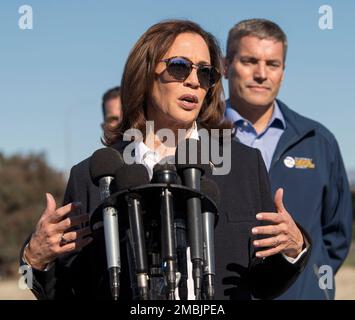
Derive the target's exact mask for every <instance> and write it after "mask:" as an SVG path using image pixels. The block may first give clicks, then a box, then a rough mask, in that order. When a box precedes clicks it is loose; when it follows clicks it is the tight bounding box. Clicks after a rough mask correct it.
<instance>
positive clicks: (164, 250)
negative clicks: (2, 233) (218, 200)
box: [152, 163, 178, 300]
mask: <svg viewBox="0 0 355 320" xmlns="http://www.w3.org/2000/svg"><path fill="white" fill-rule="evenodd" d="M177 180H178V175H177V173H176V167H175V166H174V165H173V164H168V163H165V164H160V163H158V164H156V165H155V166H154V168H153V180H152V182H155V183H166V184H168V186H167V187H165V188H162V191H161V194H160V198H161V207H160V219H161V256H162V262H163V266H164V276H165V280H166V283H167V299H168V300H175V288H176V271H177V270H176V246H175V235H174V208H173V195H172V193H171V191H170V190H169V184H171V183H172V184H175V183H176V182H177Z"/></svg>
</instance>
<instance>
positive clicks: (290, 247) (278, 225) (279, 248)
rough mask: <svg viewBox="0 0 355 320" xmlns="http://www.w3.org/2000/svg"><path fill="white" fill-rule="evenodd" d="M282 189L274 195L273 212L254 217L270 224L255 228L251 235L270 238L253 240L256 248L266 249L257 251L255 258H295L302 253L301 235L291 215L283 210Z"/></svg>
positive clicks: (261, 213)
mask: <svg viewBox="0 0 355 320" xmlns="http://www.w3.org/2000/svg"><path fill="white" fill-rule="evenodd" d="M282 197H283V189H282V188H280V189H278V190H277V191H276V194H275V200H274V201H275V207H276V210H277V213H275V212H260V213H258V214H257V215H256V218H257V219H258V220H265V221H270V222H272V224H271V225H268V226H262V227H255V228H253V229H252V233H253V234H258V235H264V234H265V235H270V236H271V237H268V238H264V239H262V240H254V242H253V245H254V246H255V247H256V248H264V247H267V248H268V249H266V250H262V251H258V252H257V253H256V256H257V257H259V258H264V257H269V256H272V255H274V254H277V253H283V254H285V255H286V256H288V257H291V258H296V257H297V256H298V255H299V254H300V253H301V251H302V247H303V242H304V240H303V235H302V233H301V231H300V229H299V228H298V227H297V225H296V223H295V222H294V221H293V219H292V217H291V215H290V214H289V213H288V212H287V210H286V209H285V207H284V205H283V202H282Z"/></svg>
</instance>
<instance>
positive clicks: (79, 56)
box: [0, 0, 355, 170]
mask: <svg viewBox="0 0 355 320" xmlns="http://www.w3.org/2000/svg"><path fill="white" fill-rule="evenodd" d="M24 4H27V5H30V6H31V7H32V9H33V30H20V29H19V27H18V20H19V18H20V16H21V15H20V14H19V13H18V9H19V7H20V6H21V5H24ZM324 4H327V5H330V6H331V7H332V9H333V23H334V28H333V29H332V30H321V29H320V28H319V26H318V21H319V18H320V17H321V14H319V12H318V10H319V7H320V6H322V5H324ZM253 17H262V18H267V19H271V20H273V21H275V22H276V23H278V24H279V25H280V26H281V27H282V28H283V29H284V31H285V32H286V34H287V36H288V40H289V51H288V57H287V67H286V78H285V81H284V84H283V87H282V90H281V92H280V95H279V97H280V98H281V99H282V100H284V102H286V103H287V104H288V105H289V106H290V107H292V108H293V109H294V110H296V111H298V112H300V113H302V114H303V115H305V116H308V117H311V118H313V119H316V120H317V121H319V122H321V123H323V124H324V125H325V126H326V127H328V128H329V129H330V130H331V131H332V132H333V133H334V134H335V136H336V137H337V139H338V142H339V144H340V148H341V150H342V154H343V158H344V162H345V165H346V168H347V170H355V147H354V142H353V140H354V137H355V80H354V78H353V75H354V74H355V62H354V59H355V1H353V0H342V1H340V0H337V1H335V0H333V1H325V0H324V1H318V0H312V1H307V0H298V1H291V0H288V1H285V0H268V1H262V0H259V1H256V0H249V1H240V0H234V1H225V0H219V1H213V2H212V1H207V0H205V1H200V0H195V1H191V0H190V1H185V0H179V1H160V0H158V1H153V0H149V1H148V0H141V1H136V0H131V1H128V2H126V1H118V0H116V1H113V0H100V1H99V0H96V1H94V0H92V1H79V0H71V1H69V0H62V1H51V0H46V1H44V0H42V1H39V0H37V1H36V0H33V1H31V0H23V1H15V0H11V1H10V0H5V1H1V4H0V108H1V115H0V152H3V153H5V154H8V155H9V154H13V153H17V152H21V153H28V152H31V151H36V152H40V151H41V152H42V151H43V152H45V153H46V155H47V159H48V160H49V162H50V163H51V164H52V165H53V166H54V167H56V168H58V169H60V170H68V169H69V168H70V167H71V166H72V165H74V164H75V163H78V162H79V161H81V160H83V159H84V158H86V157H88V156H90V155H91V154H92V153H93V152H94V151H95V150H96V149H97V148H100V147H101V143H100V135H101V129H100V122H101V117H102V115H101V109H100V101H101V96H102V94H103V92H104V91H105V90H106V89H108V88H110V87H112V86H115V85H117V84H118V83H119V82H120V78H121V75H122V70H123V67H124V63H125V59H126V57H127V55H128V53H129V51H130V49H131V48H132V46H133V44H134V43H135V42H136V40H137V39H138V38H139V36H140V35H141V34H142V33H143V32H144V31H145V30H146V29H147V28H148V27H149V26H151V25H152V24H154V23H156V22H158V21H160V20H163V19H168V18H187V19H191V20H194V21H196V22H198V23H199V24H201V25H202V26H203V27H204V28H205V29H207V30H208V31H210V32H212V33H213V34H214V35H215V36H216V37H217V39H218V40H219V41H220V44H221V47H222V49H223V52H225V42H226V37H227V33H228V30H229V29H230V28H231V27H232V26H233V25H234V24H235V23H236V22H238V21H239V20H241V19H245V18H253ZM226 95H227V96H228V90H226Z"/></svg>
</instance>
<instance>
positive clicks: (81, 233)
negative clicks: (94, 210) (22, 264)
mask: <svg viewBox="0 0 355 320" xmlns="http://www.w3.org/2000/svg"><path fill="white" fill-rule="evenodd" d="M46 198H47V207H46V209H45V210H44V212H43V214H42V216H41V218H40V219H39V221H38V223H37V226H36V230H35V232H34V233H33V234H32V236H31V239H30V241H29V244H28V246H27V248H26V249H25V252H24V256H25V259H26V261H27V262H28V263H29V264H30V265H31V267H33V268H35V269H38V270H43V269H45V268H46V266H47V265H48V264H49V263H51V262H52V261H54V260H55V259H56V258H57V257H58V256H60V255H62V254H64V253H68V252H71V251H73V250H76V249H79V248H82V247H84V246H86V245H87V244H89V243H90V242H91V240H92V238H90V237H87V238H84V237H85V236H87V235H89V234H90V233H91V230H90V227H86V228H82V229H79V230H75V231H69V230H68V229H69V228H72V227H77V226H80V224H82V223H85V222H87V221H88V220H89V215H88V214H81V215H76V216H71V217H67V215H68V214H69V213H71V212H73V211H75V210H77V209H78V208H80V204H78V203H69V204H67V205H66V206H64V207H61V208H58V209H57V205H56V202H55V200H54V198H53V196H52V195H51V194H50V193H47V194H46Z"/></svg>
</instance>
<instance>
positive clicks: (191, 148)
mask: <svg viewBox="0 0 355 320" xmlns="http://www.w3.org/2000/svg"><path fill="white" fill-rule="evenodd" d="M175 165H176V168H177V170H178V171H181V170H184V169H187V168H196V169H199V170H200V171H201V172H202V174H204V173H208V172H209V170H211V168H210V165H209V154H204V153H202V148H201V141H200V140H197V139H185V140H182V141H181V142H180V143H179V144H178V146H177V148H176V151H175Z"/></svg>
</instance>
